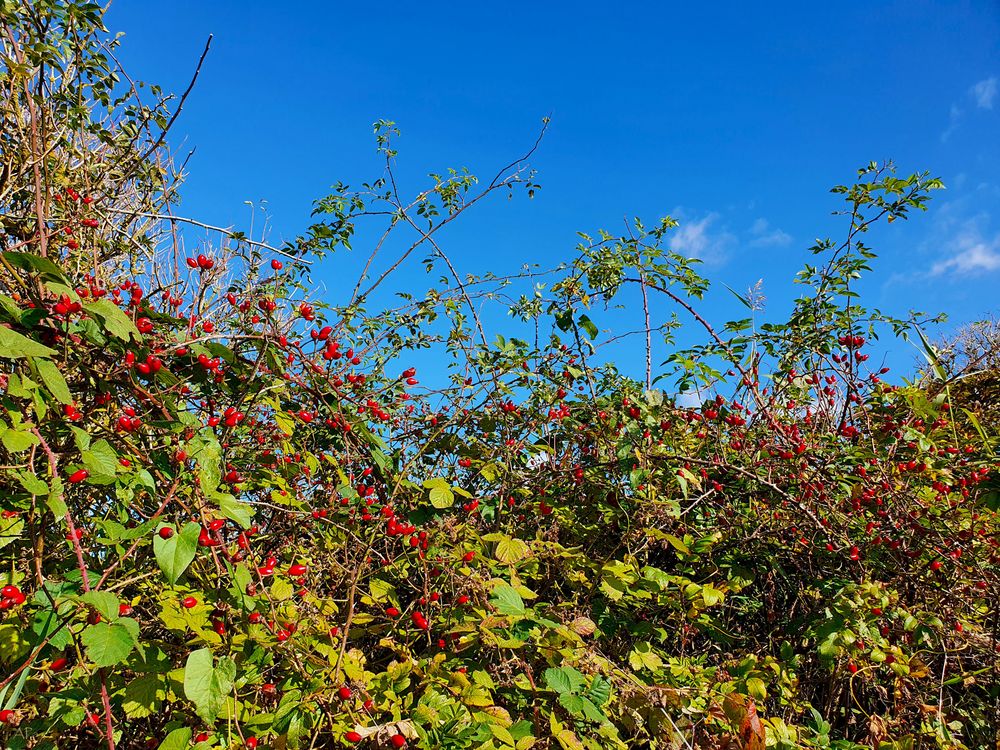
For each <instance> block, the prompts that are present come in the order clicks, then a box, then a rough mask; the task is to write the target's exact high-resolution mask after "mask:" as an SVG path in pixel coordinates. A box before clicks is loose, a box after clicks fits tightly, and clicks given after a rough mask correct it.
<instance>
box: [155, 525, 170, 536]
mask: <svg viewBox="0 0 1000 750" xmlns="http://www.w3.org/2000/svg"><path fill="white" fill-rule="evenodd" d="M156 533H157V534H159V535H160V539H169V538H170V537H172V536H173V535H174V530H173V529H172V528H171V527H169V526H163V527H162V528H161V529H160V530H159V531H157V532H156Z"/></svg>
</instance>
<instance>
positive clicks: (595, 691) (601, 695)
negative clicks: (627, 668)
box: [587, 675, 611, 706]
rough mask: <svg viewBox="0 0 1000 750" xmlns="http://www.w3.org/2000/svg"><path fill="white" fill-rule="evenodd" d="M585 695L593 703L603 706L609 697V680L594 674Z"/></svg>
mask: <svg viewBox="0 0 1000 750" xmlns="http://www.w3.org/2000/svg"><path fill="white" fill-rule="evenodd" d="M587 697H588V698H589V699H590V700H591V701H593V702H594V705H596V706H603V705H604V704H605V703H607V702H608V700H609V699H610V698H611V682H610V681H609V680H607V679H605V678H604V677H602V676H601V675H594V681H593V682H591V683H590V689H589V690H587Z"/></svg>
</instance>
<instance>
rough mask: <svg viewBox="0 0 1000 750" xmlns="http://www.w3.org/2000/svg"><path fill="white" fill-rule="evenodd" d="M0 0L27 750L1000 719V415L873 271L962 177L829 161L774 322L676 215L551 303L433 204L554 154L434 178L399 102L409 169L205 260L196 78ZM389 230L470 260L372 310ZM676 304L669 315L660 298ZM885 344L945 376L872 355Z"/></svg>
mask: <svg viewBox="0 0 1000 750" xmlns="http://www.w3.org/2000/svg"><path fill="white" fill-rule="evenodd" d="M0 20H2V24H3V36H4V42H3V44H4V51H3V56H4V57H3V59H4V72H3V77H2V79H0V82H2V86H3V92H4V98H3V105H2V106H3V112H2V116H3V122H4V129H3V131H2V136H0V137H2V144H3V158H4V169H3V174H2V177H0V214H2V221H3V230H4V234H3V235H2V236H0V242H2V244H3V253H2V256H0V258H2V270H0V317H2V322H3V325H2V326H0V371H2V374H0V386H2V397H0V405H2V409H0V443H2V450H0V462H2V467H0V556H2V564H3V565H2V568H3V571H2V573H0V576H2V583H3V584H4V588H3V590H2V599H0V617H2V619H0V665H2V670H0V706H2V711H0V722H2V724H3V726H2V728H0V737H2V739H3V741H4V742H5V746H6V747H10V748H28V747H30V748H44V747H50V748H54V747H107V748H114V747H127V748H131V747H137V748H138V747H159V748H162V749H163V750H177V749H179V748H188V747H192V746H193V747H197V748H199V749H207V748H213V747H247V748H252V747H265V746H269V747H274V748H295V747H300V748H301V747H337V746H341V745H352V744H354V745H357V746H359V747H402V746H411V747H423V748H484V749H489V748H492V749H494V750H499V749H500V748H518V749H519V750H520V749H523V748H528V747H537V748H567V749H575V748H581V747H586V748H615V747H623V748H624V747H658V748H673V747H687V748H694V747H711V748H738V747H740V748H761V747H764V746H765V745H766V746H768V747H779V748H800V747H814V748H860V747H879V748H912V747H916V746H921V747H939V748H957V747H969V748H972V747H985V746H987V745H990V744H991V743H993V742H994V741H995V739H996V737H997V723H998V716H997V709H996V706H997V700H998V682H997V667H998V662H997V659H998V657H997V617H998V614H997V613H998V610H997V604H996V602H997V597H998V594H1000V590H998V585H1000V580H998V576H997V562H998V554H997V517H996V511H997V507H998V500H1000V494H998V484H997V477H996V437H995V435H993V434H992V432H987V431H986V429H985V428H984V427H983V423H984V420H983V416H984V415H985V414H986V413H988V412H990V411H991V410H993V409H995V408H996V402H995V400H994V399H992V398H991V399H986V400H985V401H983V400H980V401H977V402H976V403H974V404H971V403H970V404H969V406H970V408H969V409H964V408H961V403H955V402H953V400H952V398H951V395H950V394H951V389H952V385H953V382H952V378H951V376H950V375H949V373H948V372H946V371H945V369H944V368H943V367H941V366H940V361H941V360H940V358H939V356H938V353H937V351H936V350H935V348H934V347H932V346H931V345H930V344H928V343H926V339H924V338H923V334H922V333H921V326H922V325H923V324H925V323H926V322H928V319H927V318H925V317H923V316H919V315H913V316H911V317H910V318H908V319H906V320H900V319H894V318H891V317H888V316H886V315H884V314H882V313H879V312H877V311H871V310H867V309H865V308H864V307H863V306H862V305H861V302H860V300H859V299H858V297H857V295H856V294H855V293H854V292H853V290H852V286H853V285H854V284H855V283H856V280H857V278H858V277H860V276H861V275H862V274H864V273H866V272H867V271H868V270H869V262H870V261H871V260H872V259H873V258H874V257H875V255H874V252H873V251H872V250H871V248H869V247H868V246H867V245H866V244H865V243H864V239H865V237H866V233H867V231H868V230H869V229H870V228H871V227H873V226H874V225H875V224H876V223H878V222H889V221H894V220H896V219H905V218H907V217H908V215H909V213H910V212H911V211H913V210H914V209H923V208H924V207H925V202H926V200H927V199H928V196H929V193H930V191H932V190H934V189H935V188H937V187H939V186H940V185H939V183H938V181H937V180H934V179H932V178H930V177H929V176H928V175H926V174H914V175H912V176H909V177H905V178H901V177H897V176H896V174H895V172H894V170H893V168H892V166H891V165H888V164H886V165H878V164H874V163H872V164H870V165H867V166H866V167H864V168H862V169H861V170H859V172H858V177H857V180H856V182H855V183H854V184H852V185H849V186H844V187H838V188H835V189H834V193H836V194H838V195H839V196H840V197H841V198H842V199H843V200H844V205H845V207H846V208H845V210H844V211H843V215H844V224H845V238H844V239H843V240H841V241H833V240H828V241H823V242H819V243H817V245H816V246H815V247H813V248H812V252H813V254H814V255H815V258H816V260H815V261H814V263H815V264H812V263H811V264H808V265H806V267H805V268H804V270H803V271H802V272H801V273H800V274H799V276H798V278H797V281H798V282H799V283H800V284H801V285H802V289H803V292H802V295H801V296H800V298H799V299H798V300H797V301H796V303H795V305H794V309H793V311H792V313H791V315H790V316H789V318H788V320H787V321H784V322H768V323H760V322H759V310H758V308H759V306H760V305H759V300H758V299H755V298H753V297H750V296H747V297H740V299H741V300H742V301H743V303H744V304H745V305H746V306H747V307H748V308H750V310H751V313H752V314H751V317H749V318H747V319H746V320H740V321H733V322H729V323H726V324H725V325H723V326H721V327H714V326H713V325H712V324H710V323H709V322H708V321H707V320H706V319H705V318H703V317H702V316H701V315H700V313H699V312H698V309H697V305H698V300H699V299H700V298H701V297H702V295H703V294H704V293H705V291H706V290H707V288H708V282H707V280H705V279H704V278H703V277H702V276H701V275H699V273H698V271H697V266H696V263H695V261H692V260H690V259H688V258H685V257H683V256H680V255H678V254H676V253H673V252H671V251H670V250H669V249H668V241H669V237H670V232H671V230H672V229H673V227H674V226H675V222H674V221H673V220H671V219H669V218H666V219H663V220H661V221H659V222H657V223H656V224H654V225H653V226H652V227H651V228H650V227H647V226H644V225H643V224H642V223H641V222H638V221H636V222H634V223H633V224H632V225H631V226H630V227H629V228H628V230H627V232H626V233H624V234H623V235H620V236H615V235H612V234H610V233H607V232H603V231H602V232H600V233H598V234H596V235H595V236H589V235H582V240H581V243H580V244H579V246H578V247H577V249H576V252H575V254H574V256H573V257H572V259H571V260H570V261H569V262H567V263H566V264H565V265H564V266H562V267H560V268H559V269H556V270H555V271H553V272H550V273H548V274H547V275H542V274H541V272H538V274H537V275H533V274H535V272H534V271H530V272H526V274H525V275H530V277H531V283H535V282H536V281H539V280H541V281H542V284H540V285H539V286H536V287H533V290H532V292H531V293H526V294H524V295H521V296H519V295H518V293H517V292H512V291H511V290H514V289H517V286H516V284H517V282H518V281H519V280H523V279H521V278H520V277H517V278H515V277H508V278H503V277H494V276H483V277H472V276H466V275H462V274H460V273H459V272H458V270H457V269H456V267H455V265H454V264H453V263H452V260H451V259H450V258H449V257H448V256H447V255H446V254H445V253H444V251H443V250H442V249H441V247H440V246H439V244H438V243H437V242H436V239H435V238H436V236H437V234H438V232H439V230H441V229H442V228H443V227H445V226H446V225H447V224H449V223H450V222H452V221H453V220H454V219H456V218H457V217H458V216H459V215H460V214H462V213H464V212H465V211H466V210H468V209H469V208H470V207H471V206H473V205H474V204H475V203H477V202H479V201H480V200H483V199H486V198H488V197H489V196H490V195H492V194H494V193H505V192H513V191H515V190H517V191H521V190H523V191H526V192H528V193H531V192H533V191H534V190H535V189H536V188H537V186H536V185H535V183H534V175H533V173H532V172H531V171H530V168H529V166H528V158H529V157H530V156H531V154H530V153H529V154H528V155H527V156H526V157H525V158H523V159H520V160H517V161H515V162H514V163H513V164H512V165H511V166H509V167H507V168H506V169H504V170H503V171H501V172H500V173H499V174H498V175H497V176H496V177H495V178H494V179H492V181H490V182H489V183H485V184H484V183H479V182H478V181H477V180H476V178H475V177H474V176H473V175H471V174H469V173H466V172H463V171H452V172H449V173H448V174H446V175H432V177H431V180H432V181H431V184H430V186H429V187H427V188H426V189H424V190H422V191H420V192H419V193H418V194H417V195H416V196H415V197H414V198H411V199H408V200H407V199H404V198H403V197H402V196H401V193H400V191H399V188H398V187H397V182H396V180H395V178H394V174H393V165H394V160H395V158H396V152H395V150H394V148H393V143H394V138H395V135H396V130H395V127H394V126H393V125H392V123H388V122H379V123H377V124H376V127H375V132H376V140H377V146H378V149H379V153H380V154H381V156H382V157H383V158H384V160H385V172H384V174H383V176H382V177H380V178H379V179H378V180H375V181H373V182H372V183H370V184H367V185H364V186H363V187H362V188H361V189H360V190H352V189H351V188H349V187H348V186H346V185H338V186H337V187H336V188H335V190H334V192H333V193H332V194H331V195H329V196H327V197H326V198H324V199H322V200H320V201H318V202H317V203H316V206H315V211H314V219H315V223H313V224H312V226H310V227H308V228H307V229H306V230H305V231H304V232H303V234H302V235H301V236H300V237H298V238H296V239H295V240H294V241H292V242H289V243H287V244H286V245H284V246H282V247H270V246H268V245H267V244H266V243H265V242H264V241H263V240H259V239H254V238H251V237H249V236H246V235H244V234H241V233H234V232H230V231H226V230H218V231H217V235H216V236H217V237H218V241H217V242H216V243H214V244H212V245H210V246H205V247H204V248H201V251H200V252H187V251H186V250H185V246H184V244H183V242H182V239H181V236H180V231H179V228H180V226H181V225H182V224H184V223H185V222H187V223H190V221H191V220H187V219H183V218H181V217H180V216H179V215H178V213H177V211H176V203H177V199H176V196H177V185H178V179H177V175H178V171H177V169H175V166H174V164H173V162H172V161H171V158H170V154H169V152H168V151H167V149H166V146H165V144H166V135H167V132H168V130H169V127H170V125H171V124H172V122H173V120H174V117H175V116H176V113H177V112H178V111H179V108H180V106H181V105H182V104H183V97H182V98H181V100H179V101H178V100H174V99H171V98H170V97H166V96H163V95H162V94H161V93H160V91H159V89H157V88H156V87H143V86H141V85H139V84H138V83H134V82H133V81H132V79H130V78H128V77H127V76H126V75H125V74H124V72H123V71H121V70H120V69H119V68H118V65H117V63H116V62H115V57H114V49H115V46H116V44H117V41H116V40H115V39H112V38H111V37H109V36H108V34H107V33H106V32H105V30H104V29H103V26H102V18H101V10H100V8H99V7H98V6H96V5H93V4H90V3H86V2H82V1H81V0H63V1H62V2H55V3H41V2H37V3H30V4H18V3H10V2H4V3H0ZM379 221H385V222H387V225H385V227H384V234H381V235H378V236H382V237H383V239H382V240H379V241H378V243H377V244H376V245H375V246H374V247H375V249H374V250H373V251H372V252H371V258H370V259H369V266H370V268H369V267H366V273H369V275H368V276H364V277H362V278H361V280H360V281H358V282H357V285H356V286H355V287H354V290H353V293H351V294H350V295H345V297H344V298H342V299H337V300H329V299H327V300H319V299H314V298H313V297H312V295H310V293H309V290H310V288H311V285H312V282H311V272H312V271H311V269H312V268H313V267H314V264H315V263H316V262H317V261H319V260H322V259H324V258H329V257H330V256H331V254H333V253H342V252H345V251H347V250H349V249H350V246H351V242H352V240H353V239H354V237H355V230H356V228H357V225H358V223H359V222H379ZM200 226H202V227H205V226H206V225H204V224H201V225H200ZM208 229H209V230H211V231H216V230H214V228H212V227H208ZM379 231H380V232H381V231H382V230H381V229H380V230H379ZM389 233H391V234H392V236H393V237H401V238H402V239H405V246H404V247H405V249H404V251H403V253H402V256H401V257H400V258H399V259H398V261H392V263H390V265H389V268H390V271H391V270H393V269H395V268H397V267H398V266H399V265H400V264H401V263H402V261H403V260H404V259H405V258H407V257H410V256H412V255H413V254H414V253H417V252H420V253H423V254H425V255H426V260H425V264H426V265H427V267H428V270H429V271H433V270H438V269H440V271H441V272H442V273H443V274H444V275H443V276H442V278H441V279H440V280H439V282H438V283H437V284H436V286H435V288H433V289H431V290H429V291H428V292H427V293H426V294H424V295H420V294H417V293H416V292H414V291H413V289H412V282H411V283H410V284H409V286H410V287H411V288H410V289H409V290H407V291H405V292H404V293H403V294H402V295H401V296H400V297H398V298H397V299H398V302H397V303H395V304H396V306H395V307H386V309H378V305H379V303H380V301H381V300H383V299H384V297H385V295H382V296H380V294H381V292H382V289H383V288H385V285H386V284H387V283H388V282H387V279H389V278H390V276H391V274H390V272H388V271H387V272H386V273H385V274H383V275H381V276H375V271H374V268H375V265H374V261H375V260H376V256H377V253H378V252H379V251H380V250H381V249H383V248H384V247H387V245H386V242H385V239H384V238H385V237H386V236H388V235H389ZM338 257H339V256H338ZM348 288H349V287H348ZM654 297H656V298H661V299H663V300H664V301H666V302H668V303H669V304H671V305H672V306H673V307H674V309H675V310H676V315H675V316H674V317H672V318H670V319H667V320H666V322H658V321H652V322H650V318H651V315H650V310H651V307H650V304H651V303H650V300H651V299H652V298H654ZM617 304H628V305H632V306H634V308H635V309H644V310H645V311H646V316H645V317H646V320H647V323H646V325H645V327H644V330H643V331H641V332H640V334H639V336H640V340H642V346H643V347H644V350H645V352H646V362H647V368H646V369H647V371H646V374H645V382H642V381H641V380H636V379H634V378H632V377H629V376H628V375H626V374H624V373H621V372H619V371H618V370H617V369H616V368H615V367H614V365H613V364H612V363H610V362H608V361H606V358H605V357H604V356H603V354H602V353H603V352H605V351H607V350H606V349H605V348H603V347H602V346H601V343H602V339H601V337H602V336H603V334H602V330H601V328H600V327H599V325H598V321H599V320H600V313H601V310H602V309H606V308H608V307H610V306H613V305H617ZM485 305H493V306H494V307H495V306H501V307H504V308H506V309H507V311H509V312H510V313H511V314H512V315H513V316H514V318H515V321H512V322H511V329H510V330H509V331H507V333H508V336H507V337H506V338H505V337H502V336H501V337H496V338H494V337H493V336H491V335H490V334H489V333H488V326H487V325H486V322H484V318H483V315H482V314H481V311H482V310H483V307H484V306H485ZM653 323H657V325H655V326H654V325H653ZM683 324H687V325H688V326H694V328H695V330H698V331H701V332H702V333H703V334H704V340H705V342H706V343H704V344H702V345H698V346H695V347H693V348H687V349H682V348H681V347H680V346H679V345H678V344H677V343H676V342H675V336H676V334H677V332H678V329H679V328H680V326H682V325H683ZM511 331H514V335H510V333H511ZM523 331H528V332H529V334H530V335H524V334H523ZM886 334H895V335H900V336H904V335H908V336H911V337H916V338H918V339H920V340H921V341H923V345H924V346H925V349H926V352H927V354H928V357H929V359H930V365H931V366H930V367H929V369H928V371H927V372H926V373H924V374H923V375H922V376H921V377H920V378H917V379H915V380H914V381H912V382H909V383H907V382H902V383H901V384H899V385H895V384H890V383H888V382H886V381H885V380H884V376H885V375H886V370H885V369H884V368H881V367H880V366H879V365H878V364H876V363H874V362H872V361H870V360H869V352H871V351H873V347H872V342H873V341H874V340H876V339H877V337H878V336H880V335H886ZM654 336H655V337H656V339H657V341H656V344H657V346H660V345H661V341H662V342H665V345H666V346H667V347H669V349H670V351H671V352H672V353H671V354H670V356H669V357H668V358H667V359H666V361H664V362H662V363H661V364H660V365H659V367H658V368H657V369H656V370H655V371H654V367H653V361H652V360H653V357H652V353H653V351H654V347H653V338H654ZM612 338H613V337H612ZM427 352H430V353H431V355H432V357H433V362H434V365H433V366H432V367H431V372H430V378H431V381H430V383H429V384H425V383H421V382H420V380H421V379H423V378H424V374H423V373H418V372H417V371H416V368H415V366H414V365H413V364H412V363H413V362H415V361H416V359H415V358H417V357H421V358H422V360H423V361H430V358H429V357H428V356H427ZM418 375H419V376H420V377H418ZM654 376H655V377H654ZM660 384H663V385H664V387H662V388H657V387H654V386H658V385H660ZM672 393H674V394H683V398H680V397H679V396H677V397H675V396H671V395H670V394H672Z"/></svg>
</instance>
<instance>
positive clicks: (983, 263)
mask: <svg viewBox="0 0 1000 750" xmlns="http://www.w3.org/2000/svg"><path fill="white" fill-rule="evenodd" d="M998 269H1000V234H998V235H996V236H994V237H993V238H992V239H987V238H984V237H983V236H982V235H981V234H980V233H979V231H978V229H977V228H976V227H975V226H970V227H967V229H966V231H963V232H961V233H960V234H959V235H958V236H956V237H955V238H954V239H953V240H952V242H951V243H950V247H948V257H947V258H945V259H943V260H939V261H938V262H937V263H935V264H934V265H933V266H931V276H941V275H942V274H953V275H956V276H965V275H968V274H973V273H990V272H991V271H996V270H998Z"/></svg>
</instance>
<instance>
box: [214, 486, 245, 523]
mask: <svg viewBox="0 0 1000 750" xmlns="http://www.w3.org/2000/svg"><path fill="white" fill-rule="evenodd" d="M215 497H216V499H217V500H218V502H219V510H220V511H222V515H224V516H225V517H226V518H229V519H231V520H233V521H236V523H238V524H239V525H240V526H242V527H243V528H244V529H249V528H250V523H251V520H252V519H253V514H254V508H253V506H252V505H248V504H247V503H244V502H240V501H239V500H237V499H236V498H235V497H233V496H232V495H230V494H228V493H221V492H220V493H219V494H217V495H216V496H215Z"/></svg>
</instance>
